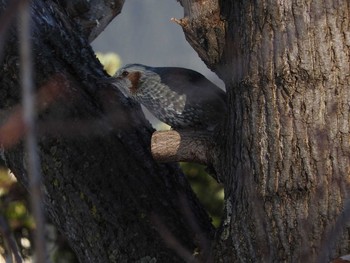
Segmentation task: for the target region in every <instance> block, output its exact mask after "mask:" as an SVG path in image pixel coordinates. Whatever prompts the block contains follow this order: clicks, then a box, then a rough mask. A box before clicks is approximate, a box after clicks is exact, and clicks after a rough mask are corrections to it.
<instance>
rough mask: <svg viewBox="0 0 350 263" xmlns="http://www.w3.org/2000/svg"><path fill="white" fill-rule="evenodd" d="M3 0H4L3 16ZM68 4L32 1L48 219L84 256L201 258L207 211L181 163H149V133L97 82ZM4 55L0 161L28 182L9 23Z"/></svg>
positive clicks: (209, 230)
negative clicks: (187, 178)
mask: <svg viewBox="0 0 350 263" xmlns="http://www.w3.org/2000/svg"><path fill="white" fill-rule="evenodd" d="M7 2H8V1H0V8H1V10H2V11H3V12H4V10H6V9H5V8H6V6H7ZM75 2H81V1H71V3H70V4H71V5H73V6H74V4H75ZM101 2H102V1H101ZM109 2H110V1H109ZM115 2H116V3H117V2H119V3H122V1H115ZM64 3H65V1H63V2H58V1H49V0H46V1H44V0H42V1H41V0H35V1H32V14H33V16H32V17H33V23H32V30H33V37H32V41H33V48H34V54H35V61H34V67H35V68H34V70H35V80H36V81H35V82H36V87H37V101H38V105H37V108H38V111H39V119H38V125H39V131H38V132H39V138H38V139H39V147H40V152H39V154H40V158H41V169H42V174H43V189H44V193H45V208H46V211H47V213H48V215H50V217H51V219H52V220H53V221H54V222H55V223H56V225H57V227H58V228H59V230H60V231H61V232H62V233H63V234H64V235H65V236H66V237H67V239H68V241H69V243H70V245H71V246H72V248H73V249H74V251H75V252H76V254H77V256H78V258H79V260H80V261H81V262H155V261H158V262H179V261H183V260H186V261H189V260H193V252H194V250H195V249H196V250H198V249H199V250H202V251H203V253H201V254H203V255H205V253H207V251H208V247H209V246H210V240H211V239H212V234H213V227H212V225H211V224H210V220H209V218H208V216H207V214H206V213H205V211H204V210H203V208H202V207H201V206H200V204H199V202H198V200H197V199H196V197H195V196H194V194H193V193H192V191H191V189H190V187H189V185H188V183H187V181H186V179H185V177H184V176H183V174H182V173H181V171H180V170H179V168H178V166H177V165H176V164H158V163H156V162H155V161H154V160H153V158H152V155H151V152H150V140H151V134H152V132H153V130H152V128H151V127H150V124H149V123H148V122H147V121H146V120H145V118H144V116H143V114H142V111H141V109H140V107H139V105H135V104H133V103H131V102H130V101H128V100H126V99H125V98H124V97H123V96H122V95H121V94H120V93H119V92H118V91H117V90H114V89H113V88H111V87H108V86H102V85H99V84H98V80H100V79H101V78H104V77H105V76H106V75H105V72H103V70H102V66H101V65H100V63H99V62H98V61H97V59H96V57H95V55H94V53H93V51H92V49H91V47H90V46H89V43H88V40H87V37H88V36H91V34H90V33H87V31H86V28H84V25H83V24H80V26H79V25H78V24H77V23H76V21H74V19H73V18H74V17H70V16H69V15H70V12H69V10H68V11H67V10H66V9H65V8H66V6H65V4H64ZM119 8H121V5H120V6H119ZM90 30H91V28H90ZM89 32H92V31H89ZM3 54H4V60H3V61H2V67H1V71H0V79H1V83H2V85H1V89H0V105H1V127H0V141H1V153H2V154H1V157H2V158H4V159H5V161H6V165H7V166H8V167H9V168H10V169H11V170H12V171H13V172H14V174H15V175H16V177H17V178H18V180H19V181H20V182H21V183H23V184H24V185H25V186H27V183H28V179H27V174H26V154H25V153H24V151H23V147H22V142H21V140H22V136H23V134H24V133H25V127H24V126H23V122H22V117H21V113H20V110H21V106H20V105H19V99H20V88H19V77H18V48H17V37H16V30H15V27H12V28H11V29H10V33H9V34H8V38H7V42H6V44H5V47H4V53H3ZM189 222H190V223H189Z"/></svg>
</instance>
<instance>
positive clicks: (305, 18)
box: [0, 0, 350, 262]
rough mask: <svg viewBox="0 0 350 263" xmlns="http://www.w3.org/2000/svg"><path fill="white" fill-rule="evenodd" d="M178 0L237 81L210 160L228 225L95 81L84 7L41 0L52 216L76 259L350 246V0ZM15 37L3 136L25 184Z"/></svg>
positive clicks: (189, 26)
mask: <svg viewBox="0 0 350 263" xmlns="http://www.w3.org/2000/svg"><path fill="white" fill-rule="evenodd" d="M63 2H65V1H63ZM74 2H75V1H72V3H73V5H72V6H73V7H75V5H74ZM77 2H78V1H77ZM115 2H117V1H115ZM180 2H181V4H182V5H183V7H184V10H185V17H184V19H181V20H175V21H177V22H178V23H179V24H180V25H181V26H182V27H183V29H184V32H185V35H186V38H187V39H188V41H189V42H190V43H191V45H192V46H193V47H194V49H195V50H196V51H197V52H198V54H199V55H200V56H201V58H202V59H203V61H204V62H205V63H206V64H207V65H208V67H209V68H211V69H212V70H214V71H215V72H216V73H217V74H218V75H219V76H220V77H221V78H222V79H223V80H224V81H225V83H226V89H227V93H228V102H229V107H230V110H229V116H228V119H227V122H226V126H225V128H224V129H223V130H222V131H221V132H222V133H223V134H224V137H223V138H225V139H224V140H223V141H221V142H220V141H218V142H217V145H218V149H219V150H221V152H219V154H217V155H215V156H216V159H215V160H214V161H213V162H214V163H213V165H214V169H215V170H216V171H217V172H218V174H217V176H218V178H220V180H221V181H223V184H224V186H225V199H226V202H225V215H224V218H223V221H222V222H223V223H222V225H221V227H220V229H218V231H217V234H216V235H215V236H214V235H213V228H212V226H211V225H210V223H209V220H208V217H207V215H206V214H205V213H204V212H203V209H202V208H201V206H200V205H199V204H198V201H197V200H196V198H195V197H194V195H193V194H192V192H191V190H190V189H189V186H188V184H187V182H186V180H185V179H184V177H183V175H182V174H181V172H180V171H179V169H178V167H177V166H176V165H174V164H167V165H161V164H157V163H156V162H155V161H154V160H153V159H152V157H151V154H150V136H151V133H152V130H151V128H150V127H149V124H148V123H147V122H146V121H145V120H144V118H143V116H142V113H141V111H140V108H139V106H138V105H134V104H132V103H130V102H129V101H126V100H125V99H124V98H123V96H122V95H120V94H119V93H118V92H117V91H114V90H112V89H110V87H102V86H101V85H100V86H99V85H98V84H97V80H99V79H101V78H103V77H104V73H103V72H102V69H101V66H100V65H99V63H98V62H97V60H96V58H95V57H94V55H93V52H92V51H91V48H90V47H89V45H88V42H87V41H86V40H85V39H86V38H90V39H91V38H93V36H94V34H95V33H93V32H96V31H93V30H88V29H86V26H88V25H89V23H82V21H81V20H78V21H75V22H77V23H79V24H80V28H81V27H82V28H83V29H82V30H78V28H79V27H77V25H76V24H75V22H74V21H72V18H73V17H75V16H77V14H79V13H80V11H81V10H80V9H77V8H73V10H75V12H73V13H72V12H68V13H66V12H63V10H62V7H64V8H67V6H65V5H63V4H62V5H60V4H55V2H54V1H48V0H47V1H39V0H36V1H33V17H34V23H33V34H34V36H33V41H34V43H33V44H34V47H35V52H36V53H35V54H36V60H35V69H36V82H37V86H38V87H40V89H39V92H38V99H39V103H38V108H39V109H40V119H39V124H40V125H41V126H40V127H41V129H40V138H39V139H40V157H41V161H42V172H43V183H44V189H45V194H46V198H45V205H46V209H47V211H48V213H49V214H50V216H51V217H52V218H53V220H54V221H55V222H56V223H57V225H58V227H59V228H60V230H61V231H62V232H63V233H64V234H65V235H66V236H67V238H68V240H69V242H70V244H71V245H72V247H73V249H74V250H75V251H76V253H77V255H78V257H79V259H80V261H81V262H138V261H142V262H148V261H152V262H153V261H155V260H156V261H158V262H177V261H181V260H185V261H190V260H192V259H193V258H192V255H191V254H192V253H193V251H194V249H195V248H196V247H197V246H198V247H200V254H202V259H203V260H204V259H206V260H207V261H211V260H212V261H214V262H300V261H307V262H326V261H328V260H329V259H330V258H334V257H336V256H338V255H340V254H346V253H347V251H348V250H349V244H348V242H347V240H348V239H349V228H348V227H349V226H348V223H347V220H346V219H347V218H348V217H349V211H348V210H349V207H348V206H349V205H347V203H346V198H347V186H348V183H347V180H348V175H349V170H350V164H349V161H350V160H349V156H350V155H349V149H350V148H349V107H350V94H349V92H350V91H349V89H348V88H349V84H350V83H349V82H350V78H349V46H350V40H349V34H348V32H349V25H350V22H349V19H350V12H349V11H350V10H349V3H348V1H346V0H343V1H320V0H316V1H302V0H298V1H297V0H291V1H265V0H263V1H243V0H237V1H231V0H221V1H218V0H208V1H193V0H182V1H180ZM4 3H5V1H1V7H2V10H4V6H5V4H4ZM119 4H120V5H121V4H122V1H120V2H119ZM70 10H71V9H70ZM76 10H78V12H76ZM79 10H80V11H79ZM116 10H118V9H116ZM66 11H67V9H66ZM67 14H68V16H67ZM72 14H74V15H72ZM69 15H70V16H69ZM92 21H93V20H92ZM83 22H84V21H83ZM9 35H10V37H9V40H8V44H7V45H6V47H5V53H4V54H5V58H4V61H3V67H2V71H1V73H0V74H1V75H0V76H1V82H2V88H1V90H0V100H1V103H0V105H1V110H2V116H6V120H7V121H6V122H5V121H3V122H2V123H3V125H2V127H1V130H0V139H1V145H2V148H3V151H4V156H5V157H6V163H7V165H8V166H9V167H10V168H11V169H12V171H14V173H15V174H16V176H17V177H18V179H19V180H20V181H21V182H23V183H24V184H25V185H26V183H27V177H26V165H25V158H26V156H25V154H24V153H23V149H22V146H21V144H19V143H18V141H17V139H18V138H20V137H21V135H22V133H21V131H18V129H16V128H18V127H19V128H21V126H20V123H19V124H18V122H14V120H17V119H18V118H19V117H18V116H19V114H18V107H19V106H17V104H18V101H19V87H18V72H17V71H18V70H17V68H16V61H17V57H18V56H17V47H16V45H15V43H17V42H16V39H15V34H14V30H12V31H11V34H9ZM13 123H17V126H16V125H12V126H11V124H13ZM62 125H64V128H61V127H62ZM5 131H6V132H7V133H5ZM9 131H10V133H9ZM5 135H6V136H5ZM220 147H221V148H220ZM188 208H189V209H188ZM183 211H185V212H183ZM189 221H190V222H192V223H188V222H189ZM193 221H194V222H195V223H194V224H193ZM194 235H196V236H197V238H195V237H194ZM210 241H213V245H212V246H213V248H214V250H213V256H212V257H210V252H208V251H209V246H210ZM169 248H171V249H169Z"/></svg>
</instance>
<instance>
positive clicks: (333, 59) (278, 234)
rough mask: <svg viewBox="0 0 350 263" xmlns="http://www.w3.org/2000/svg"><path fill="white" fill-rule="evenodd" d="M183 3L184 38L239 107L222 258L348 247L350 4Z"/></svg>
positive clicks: (233, 111) (229, 131)
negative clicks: (224, 85) (220, 79)
mask: <svg viewBox="0 0 350 263" xmlns="http://www.w3.org/2000/svg"><path fill="white" fill-rule="evenodd" d="M182 4H183V6H184V7H185V9H187V10H185V14H188V16H187V17H185V19H184V20H181V21H180V24H181V25H182V26H183V28H184V32H185V34H186V37H187V39H188V40H189V41H190V43H191V44H192V46H193V47H194V48H195V49H196V50H197V51H198V54H199V55H200V56H201V57H202V59H203V60H204V62H206V64H207V65H208V66H209V67H210V68H212V69H214V70H215V71H216V72H217V73H218V75H219V76H221V78H222V79H223V80H224V81H225V83H226V89H227V93H228V98H229V104H230V112H229V119H228V122H227V126H226V136H225V138H226V145H227V147H226V148H225V149H223V151H224V152H225V153H226V154H224V156H226V158H225V159H223V160H222V162H221V167H220V168H221V173H222V174H223V177H224V178H225V181H224V184H225V190H226V191H225V192H226V194H225V196H226V205H225V216H224V218H223V225H222V226H221V234H220V235H218V236H217V239H216V244H215V246H216V251H215V255H216V258H217V261H218V262H283V261H287V262H303V261H304V262H305V261H307V262H327V261H329V259H330V258H334V257H336V256H337V255H339V254H344V253H345V254H347V253H348V251H349V242H348V239H349V228H348V227H349V224H348V222H347V221H346V219H347V218H348V217H349V212H348V211H347V210H348V207H344V205H346V198H347V196H348V191H347V187H348V178H349V171H350V162H349V161H350V160H349V158H350V152H349V150H350V148H349V146H350V145H349V107H350V104H349V102H350V90H349V87H350V78H349V46H350V42H349V34H348V33H349V25H350V22H349V18H350V12H349V11H350V8H349V1H282V2H281V1H243V0H241V1H230V0H222V1H219V2H217V1H215V0H212V1H206V2H204V1H203V2H201V1H182ZM206 7H207V8H206ZM219 10H220V11H219ZM223 42H224V43H225V44H224V45H222V44H221V43H223ZM202 43H205V44H206V45H203V44H202ZM208 50H215V52H211V54H209V52H208ZM203 54H205V55H203ZM208 54H209V55H208ZM220 168H219V167H217V170H220Z"/></svg>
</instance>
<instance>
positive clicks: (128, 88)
mask: <svg viewBox="0 0 350 263" xmlns="http://www.w3.org/2000/svg"><path fill="white" fill-rule="evenodd" d="M108 82H110V83H112V84H113V85H114V86H116V87H118V88H119V89H120V90H121V91H122V92H123V94H124V95H125V96H127V97H129V98H131V99H133V100H135V101H137V102H139V103H141V104H142V105H143V106H145V107H146V108H147V109H148V110H149V111H150V112H151V113H152V114H153V115H155V117H157V118H158V119H159V120H161V121H162V122H165V123H166V124H168V125H170V126H171V127H172V128H173V129H194V130H199V129H206V130H213V129H214V128H215V127H216V126H217V125H218V124H219V123H220V122H221V121H222V120H223V118H224V116H225V115H226V110H227V109H226V108H227V107H226V98H225V97H226V94H225V92H224V91H223V90H221V89H220V88H219V87H217V86H216V85H214V84H213V83H212V82H210V81H209V80H208V79H206V78H205V77H204V76H203V75H202V74H200V73H198V72H196V71H193V70H190V69H185V68H176V67H149V66H145V65H141V64H129V65H126V66H124V67H123V68H121V69H119V70H118V71H117V73H116V74H115V75H114V76H113V77H112V78H111V79H110V80H109V81H108Z"/></svg>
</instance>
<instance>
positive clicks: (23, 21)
mask: <svg viewBox="0 0 350 263" xmlns="http://www.w3.org/2000/svg"><path fill="white" fill-rule="evenodd" d="M19 11H20V21H19V32H20V33H19V40H20V66H21V67H20V79H21V86H22V105H23V121H24V128H25V131H26V135H25V148H26V155H27V156H26V157H27V160H26V161H27V165H28V177H29V191H30V196H31V205H32V209H33V216H34V220H35V225H36V231H35V241H34V242H35V254H36V260H37V262H38V263H44V262H46V259H45V258H46V253H45V250H46V249H45V234H44V215H43V208H42V206H43V204H42V193H41V175H40V163H39V156H38V149H37V147H38V145H37V138H36V123H35V120H36V111H35V96H34V94H33V93H34V87H33V63H32V47H31V40H30V37H31V34H30V32H31V27H30V25H31V17H30V15H31V12H30V1H23V2H22V3H21V5H20V10H19Z"/></svg>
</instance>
